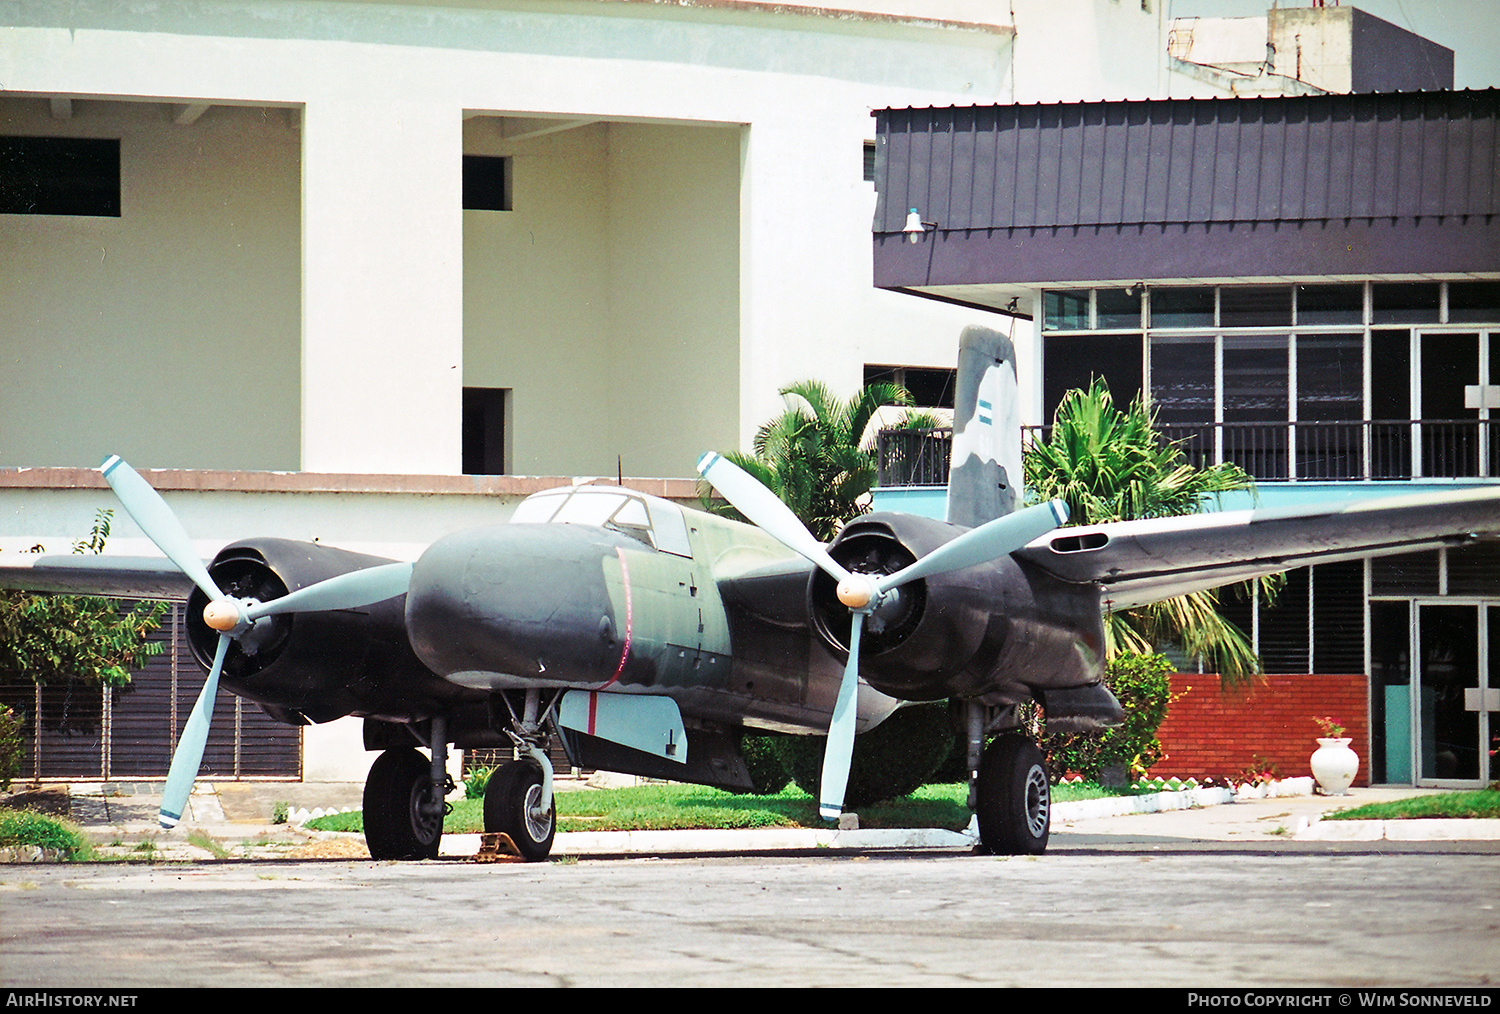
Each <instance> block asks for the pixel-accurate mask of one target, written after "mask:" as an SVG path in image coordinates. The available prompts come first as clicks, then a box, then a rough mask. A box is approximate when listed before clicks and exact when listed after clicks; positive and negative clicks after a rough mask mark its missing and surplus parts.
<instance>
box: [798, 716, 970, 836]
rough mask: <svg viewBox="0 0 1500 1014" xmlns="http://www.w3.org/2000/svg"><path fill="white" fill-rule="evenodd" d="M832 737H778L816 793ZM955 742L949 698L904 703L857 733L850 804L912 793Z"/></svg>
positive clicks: (806, 788) (802, 782) (801, 779)
mask: <svg viewBox="0 0 1500 1014" xmlns="http://www.w3.org/2000/svg"><path fill="white" fill-rule="evenodd" d="M826 742H827V740H826V739H825V737H822V736H783V737H780V738H778V739H777V740H776V751H777V753H778V754H779V755H780V757H781V760H782V763H784V764H785V765H786V767H787V770H788V771H790V772H791V775H792V780H793V781H795V782H796V783H797V787H798V788H800V789H801V790H802V791H803V792H806V793H807V794H808V795H810V796H812V797H813V798H814V799H816V798H817V797H818V790H819V788H820V783H821V780H822V777H823V750H824V746H825V744H826ZM952 747H953V724H952V722H951V721H950V720H949V718H948V704H947V702H946V701H939V702H936V703H932V704H915V705H911V706H910V707H905V708H902V709H901V710H899V711H897V712H896V713H895V714H894V715H892V716H891V717H890V718H887V719H886V720H885V721H884V722H881V723H880V724H879V725H877V726H876V727H875V728H874V729H871V730H870V731H869V732H867V733H865V734H864V735H862V736H856V737H855V738H854V757H853V759H852V761H851V762H850V765H849V787H848V789H847V790H846V791H845V793H844V805H845V807H847V808H849V809H856V808H858V807H861V806H867V805H869V804H870V803H878V802H881V801H883V800H887V799H897V798H899V797H901V796H907V795H910V794H911V793H913V792H915V791H916V790H917V789H919V788H921V787H922V786H923V785H926V784H927V783H928V782H929V781H930V780H931V775H932V773H933V772H934V771H936V770H937V769H938V768H939V767H940V766H941V765H942V763H943V761H944V760H946V759H947V757H948V753H949V751H950V750H951V749H952Z"/></svg>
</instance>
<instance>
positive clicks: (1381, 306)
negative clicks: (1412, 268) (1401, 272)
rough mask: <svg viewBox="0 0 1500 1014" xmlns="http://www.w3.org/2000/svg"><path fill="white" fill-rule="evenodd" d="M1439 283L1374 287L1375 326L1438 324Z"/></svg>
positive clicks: (1371, 308) (1379, 285)
mask: <svg viewBox="0 0 1500 1014" xmlns="http://www.w3.org/2000/svg"><path fill="white" fill-rule="evenodd" d="M1438 298H1439V286H1438V283H1437V282H1391V283H1382V284H1376V285H1374V286H1372V291H1371V294H1370V320H1371V322H1372V323H1375V324H1435V323H1437V319H1438Z"/></svg>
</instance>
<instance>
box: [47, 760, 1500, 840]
mask: <svg viewBox="0 0 1500 1014" xmlns="http://www.w3.org/2000/svg"><path fill="white" fill-rule="evenodd" d="M1308 781H1310V780H1308ZM563 787H567V783H566V782H564V783H563ZM1310 789H1311V786H1310V784H1309V785H1308V786H1306V787H1305V788H1304V787H1303V786H1302V785H1301V784H1300V783H1299V782H1298V780H1293V781H1292V782H1291V783H1289V784H1288V786H1287V791H1289V792H1292V793H1295V794H1291V795H1284V796H1278V797H1272V798H1266V799H1256V800H1243V799H1242V800H1239V801H1231V797H1230V796H1229V794H1228V793H1227V791H1225V790H1198V791H1197V792H1196V793H1193V794H1187V793H1162V794H1158V795H1157V796H1156V797H1120V798H1116V799H1108V800H1090V801H1086V802H1082V803H1058V804H1055V805H1054V807H1053V817H1052V843H1053V847H1054V848H1065V847H1068V846H1069V845H1076V846H1080V847H1087V846H1090V845H1107V844H1109V843H1119V844H1123V843H1127V842H1134V843H1140V842H1147V841H1160V842H1193V841H1197V842H1259V843H1263V844H1270V843H1275V842H1278V841H1281V842H1287V841H1309V840H1314V841H1370V840H1379V839H1388V840H1402V841H1413V840H1474V839H1476V838H1477V839H1500V820H1461V821H1440V820H1410V821H1324V820H1322V819H1321V818H1322V816H1323V814H1325V813H1327V812H1329V811H1332V810H1339V809H1345V808H1348V807H1351V806H1358V805H1363V804H1365V803H1371V802H1383V801H1387V800H1395V799H1402V798H1407V797H1409V796H1412V795H1420V794H1423V793H1428V792H1434V791H1441V790H1432V789H1410V788H1366V789H1358V788H1356V789H1353V790H1351V792H1350V794H1349V795H1348V796H1342V797H1338V796H1318V795H1312V794H1311V793H1310ZM160 791H161V785H160V783H157V782H139V783H131V782H114V783H103V784H101V783H92V784H89V783H73V784H71V785H61V786H51V787H50V788H49V790H47V791H46V792H44V793H42V794H41V795H39V796H35V797H33V802H36V801H37V800H42V801H45V800H46V799H48V798H50V799H51V800H52V801H53V803H54V805H57V802H58V799H59V797H61V798H62V803H63V805H64V806H65V808H66V809H67V810H68V811H69V815H70V816H71V817H72V819H73V820H74V821H75V822H77V823H79V824H81V825H82V826H83V827H84V829H85V830H86V831H87V832H88V834H89V836H90V838H91V840H93V841H94V842H95V843H96V845H97V847H98V848H99V849H100V851H101V852H102V853H104V854H105V855H128V854H142V853H146V854H149V855H151V856H152V857H156V858H170V859H185V860H192V859H197V860H207V859H212V858H359V857H361V856H363V855H367V854H368V853H366V852H365V851H364V842H363V838H362V837H361V836H359V835H352V834H340V833H335V832H318V831H311V830H308V829H306V828H304V827H302V826H301V825H300V824H296V823H290V824H276V823H273V822H272V818H273V813H274V811H275V808H276V806H277V804H278V803H284V804H286V805H287V807H288V808H289V809H290V810H291V811H292V812H293V813H296V812H298V811H300V810H313V809H314V808H322V809H324V810H338V809H345V808H355V809H357V808H358V807H359V805H360V802H361V795H362V787H361V786H360V785H358V784H354V783H342V782H337V783H335V782H324V783H319V782H200V783H199V786H198V791H196V792H195V793H194V795H193V797H192V800H191V805H190V812H189V814H188V815H187V816H185V818H184V821H183V825H182V826H180V827H179V828H177V829H174V830H173V831H164V830H163V829H161V828H160V827H159V826H158V824H157V821H156V809H157V804H158V794H159V793H160ZM22 801H24V797H23V800H22ZM40 808H45V807H44V806H43V807H40ZM1130 809H1134V810H1138V811H1143V812H1124V811H1126V810H1130ZM973 844H974V839H973V838H972V837H971V836H969V835H966V834H964V833H959V832H953V831H946V830H940V829H908V830H876V829H864V830H845V831H840V830H820V829H798V828H770V829H757V830H748V831H650V832H576V833H571V834H569V833H562V834H559V835H558V836H557V840H556V843H555V845H554V848H553V854H554V855H555V856H559V857H561V856H575V857H576V856H587V855H671V854H719V853H722V854H736V853H744V852H774V851H799V850H812V849H829V848H833V849H890V850H913V849H949V850H965V849H969V848H971V847H972V846H973ZM478 848H479V836H478V835H447V836H445V837H444V842H443V854H444V855H447V856H455V857H461V856H467V855H473V854H474V853H475V852H477V851H478Z"/></svg>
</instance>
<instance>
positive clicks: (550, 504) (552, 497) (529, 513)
mask: <svg viewBox="0 0 1500 1014" xmlns="http://www.w3.org/2000/svg"><path fill="white" fill-rule="evenodd" d="M567 499H568V494H567V492H566V491H562V492H557V493H550V492H548V493H533V494H532V495H531V496H529V497H527V498H526V499H525V500H522V501H521V502H520V503H519V504H518V505H516V512H515V513H514V514H512V515H511V517H510V519H511V521H512V522H514V523H516V524H545V523H546V522H548V521H551V520H552V515H554V514H556V513H557V509H558V508H559V507H561V506H562V505H563V504H564V503H565V502H566V501H567Z"/></svg>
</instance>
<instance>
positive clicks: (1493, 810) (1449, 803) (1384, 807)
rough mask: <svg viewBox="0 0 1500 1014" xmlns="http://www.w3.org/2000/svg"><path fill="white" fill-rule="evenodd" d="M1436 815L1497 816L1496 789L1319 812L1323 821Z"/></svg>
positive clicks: (1499, 805) (1499, 792)
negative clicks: (1321, 813) (1332, 811)
mask: <svg viewBox="0 0 1500 1014" xmlns="http://www.w3.org/2000/svg"><path fill="white" fill-rule="evenodd" d="M1440 817H1470V818H1478V817H1490V818H1500V789H1478V790H1476V791H1474V792H1444V793H1441V794H1438V795H1431V796H1412V797H1411V798H1410V799H1398V800H1395V801H1393V802H1389V803H1367V804H1366V805H1364V806H1356V807H1355V808H1354V809H1352V810H1338V811H1336V812H1334V813H1325V814H1323V819H1324V820H1423V819H1432V818H1440Z"/></svg>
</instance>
